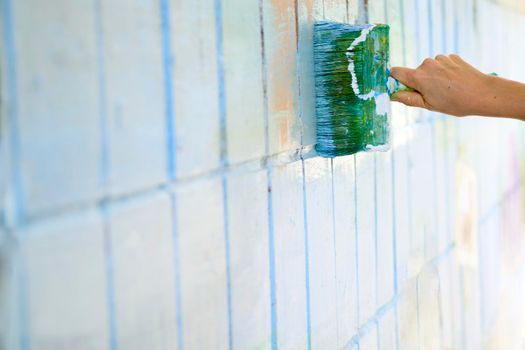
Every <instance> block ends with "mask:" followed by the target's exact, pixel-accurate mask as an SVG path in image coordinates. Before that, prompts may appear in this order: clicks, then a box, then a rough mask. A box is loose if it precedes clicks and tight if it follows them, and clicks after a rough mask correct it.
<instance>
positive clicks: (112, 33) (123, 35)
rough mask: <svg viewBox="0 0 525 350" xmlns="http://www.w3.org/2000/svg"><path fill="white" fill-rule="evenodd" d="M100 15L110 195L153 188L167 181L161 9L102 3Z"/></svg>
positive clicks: (142, 4) (151, 5)
mask: <svg viewBox="0 0 525 350" xmlns="http://www.w3.org/2000/svg"><path fill="white" fill-rule="evenodd" d="M115 13H118V14H119V15H118V16H115ZM100 16H101V22H102V35H103V54H102V55H103V61H104V72H105V77H104V79H105V86H104V87H103V88H104V89H105V92H106V96H105V98H106V111H105V113H106V114H107V125H106V126H105V127H106V128H107V133H108V135H107V137H108V140H107V142H108V147H109V154H108V155H107V159H108V167H109V169H108V182H109V188H110V191H111V193H112V194H122V193H127V192H130V191H136V190H140V189H144V188H151V187H153V186H155V185H158V184H159V183H162V182H164V181H165V180H166V178H167V157H166V144H167V142H166V130H165V128H166V115H165V114H166V113H165V91H164V71H163V64H162V63H163V59H162V50H161V39H162V36H161V15H160V6H159V5H158V4H157V3H153V2H144V1H138V0H135V1H123V0H111V1H103V2H101V14H100Z"/></svg>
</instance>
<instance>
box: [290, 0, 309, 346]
mask: <svg viewBox="0 0 525 350" xmlns="http://www.w3.org/2000/svg"><path fill="white" fill-rule="evenodd" d="M294 15H295V23H296V28H295V30H296V35H297V47H296V61H297V62H298V64H297V67H296V76H297V95H298V100H299V120H300V121H301V128H300V133H299V135H300V141H301V146H304V120H303V103H302V95H301V70H300V69H301V62H302V60H301V40H299V36H300V32H299V28H298V22H299V21H298V19H299V4H298V0H294ZM299 157H300V160H301V173H302V191H303V225H304V270H305V294H306V295H305V297H306V337H307V348H308V350H311V348H312V334H311V333H312V332H311V328H312V326H311V306H310V254H309V246H308V220H307V218H308V210H307V207H306V206H307V199H306V170H305V163H304V159H305V157H304V154H303V152H300V153H299Z"/></svg>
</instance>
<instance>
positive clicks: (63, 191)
mask: <svg viewBox="0 0 525 350" xmlns="http://www.w3.org/2000/svg"><path fill="white" fill-rule="evenodd" d="M10 3H11V4H12V6H11V7H12V23H13V28H11V30H12V31H13V36H14V38H13V40H14V44H13V45H14V48H13V50H14V59H15V62H13V63H14V64H15V66H16V68H15V69H16V71H15V72H14V74H16V79H17V80H16V82H15V87H16V89H17V91H13V92H12V93H15V94H16V95H14V96H17V97H18V99H17V101H11V108H12V111H13V113H15V111H16V112H17V113H16V116H15V118H16V123H17V124H18V125H17V126H18V133H19V135H17V136H18V138H19V154H15V155H14V156H15V157H16V158H17V160H18V163H19V164H20V173H21V177H20V179H19V181H20V183H21V186H22V193H20V194H19V195H20V196H21V197H20V198H19V199H20V200H21V201H22V205H23V210H24V211H25V212H26V213H27V214H28V216H32V215H33V214H36V213H40V214H42V213H45V212H49V211H51V210H55V211H56V210H58V209H59V208H60V209H63V208H64V207H67V206H71V205H72V204H74V203H78V202H86V201H90V200H94V199H95V198H97V197H98V196H99V195H100V194H101V187H102V179H101V169H100V154H101V149H100V145H101V137H102V136H101V130H100V118H101V117H100V108H99V103H100V100H99V90H98V89H99V86H98V80H97V70H98V64H97V38H96V28H95V23H96V20H95V17H96V14H95V11H94V6H93V4H92V3H88V2H84V3H80V4H72V3H70V2H69V1H56V2H55V3H54V5H53V6H52V7H50V6H48V4H43V3H40V2H38V1H25V2H19V1H11V2H10ZM6 16H7V15H6ZM27 28H38V30H36V31H34V30H27ZM6 35H7V34H6ZM2 57H4V55H2ZM14 96H13V97H14ZM15 106H16V107H15ZM78 106H83V108H80V109H79V108H78ZM9 125H11V124H9ZM12 127H14V123H13V125H12ZM11 137H13V138H14V137H15V135H11ZM13 151H14V149H13Z"/></svg>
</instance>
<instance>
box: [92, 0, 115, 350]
mask: <svg viewBox="0 0 525 350" xmlns="http://www.w3.org/2000/svg"><path fill="white" fill-rule="evenodd" d="M95 21H96V22H95V27H96V41H97V43H96V44H97V65H98V72H97V74H98V84H99V100H100V107H99V113H100V116H99V118H100V131H101V150H100V152H101V158H100V162H101V163H100V179H101V184H102V190H103V192H104V193H106V192H107V190H108V186H109V185H110V184H109V169H110V168H109V167H110V164H109V141H108V139H109V133H108V118H107V89H106V70H105V61H104V30H103V24H102V3H101V0H96V1H95ZM100 212H101V216H102V221H103V234H104V258H105V271H106V298H107V304H106V308H107V312H108V327H109V339H108V343H109V347H110V349H111V350H117V349H118V338H117V321H116V306H115V289H114V288H115V286H114V269H113V253H112V245H111V231H110V226H109V218H108V203H107V201H102V202H101V204H100Z"/></svg>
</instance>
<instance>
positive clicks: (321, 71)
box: [314, 21, 389, 157]
mask: <svg viewBox="0 0 525 350" xmlns="http://www.w3.org/2000/svg"><path fill="white" fill-rule="evenodd" d="M388 31H389V27H388V26H387V25H364V26H351V25H348V24H342V23H335V22H324V21H323V22H317V23H315V25H314V61H315V90H316V115H317V145H316V150H317V152H318V153H319V154H320V155H322V156H325V157H335V156H339V155H347V154H353V153H356V152H359V151H363V150H370V149H387V148H388V144H389V116H388V108H389V105H388V101H389V97H388V96H389V91H388V88H387V83H388V80H389V64H388V58H389V51H388V49H389V48H388ZM354 80H356V81H355V82H354ZM352 84H353V85H352Z"/></svg>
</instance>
